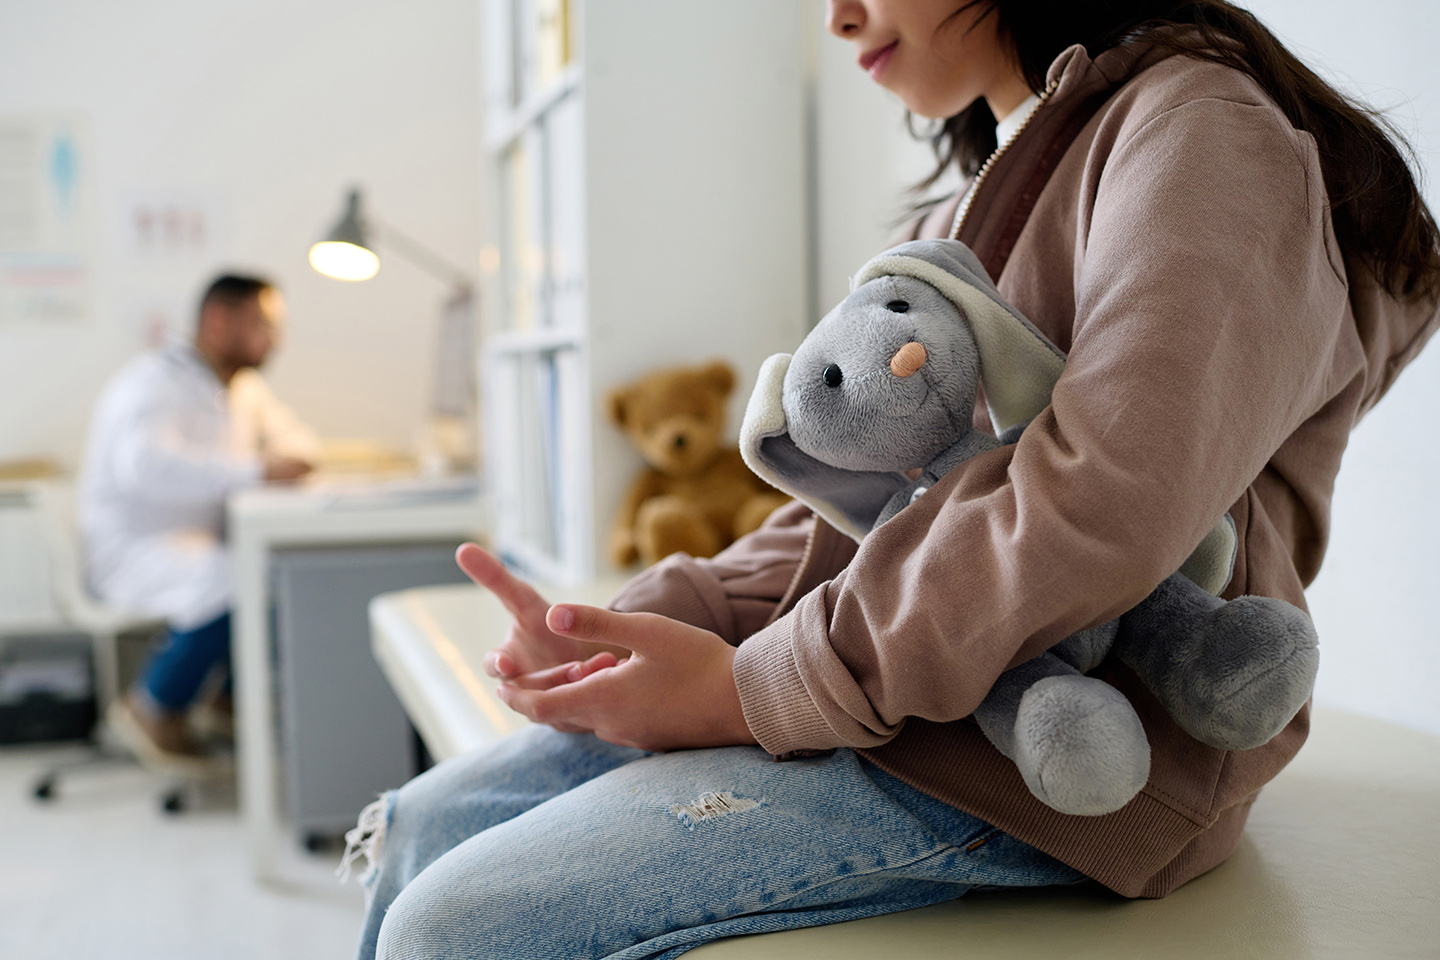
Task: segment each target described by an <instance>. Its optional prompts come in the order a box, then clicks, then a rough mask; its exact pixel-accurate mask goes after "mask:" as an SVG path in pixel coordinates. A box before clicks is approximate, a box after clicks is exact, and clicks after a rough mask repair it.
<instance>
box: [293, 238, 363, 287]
mask: <svg viewBox="0 0 1440 960" xmlns="http://www.w3.org/2000/svg"><path fill="white" fill-rule="evenodd" d="M310 266H312V267H314V268H315V269H316V270H317V271H318V272H320V273H323V274H324V275H325V276H327V277H332V278H334V279H336V280H369V279H370V278H371V277H373V276H375V274H376V273H378V272H379V271H380V258H379V257H377V256H375V254H374V253H373V252H371V251H370V250H367V249H365V248H364V247H359V246H356V245H355V244H353V243H344V242H342V241H339V240H324V241H321V242H320V243H317V244H315V245H314V246H312V247H311V248H310Z"/></svg>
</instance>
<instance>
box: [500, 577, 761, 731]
mask: <svg viewBox="0 0 1440 960" xmlns="http://www.w3.org/2000/svg"><path fill="white" fill-rule="evenodd" d="M546 624H547V626H548V628H549V630H550V631H551V633H552V634H554V635H556V636H559V637H564V638H566V639H569V640H572V641H574V642H577V643H582V644H585V645H587V646H596V647H606V648H609V650H614V649H616V648H619V649H622V650H623V651H628V656H626V655H624V654H622V655H621V656H616V655H614V654H613V653H611V652H608V651H605V652H601V653H600V654H599V655H598V656H592V657H588V658H585V659H584V662H579V661H580V660H581V658H578V657H577V658H576V661H577V662H574V663H566V664H557V665H556V666H554V667H553V668H550V669H547V670H543V671H537V672H534V673H529V674H526V675H524V676H516V677H512V678H510V679H508V680H507V682H505V683H502V684H501V685H500V688H499V694H500V699H501V700H503V701H504V702H505V703H506V704H507V705H508V706H509V707H510V708H511V709H513V710H515V711H517V712H519V713H522V714H524V715H525V716H527V717H529V718H530V719H531V720H534V721H535V722H537V723H544V724H547V725H549V726H552V727H555V728H556V729H557V730H565V731H571V732H575V731H588V732H591V733H594V734H595V736H597V737H599V738H600V739H601V740H605V741H608V742H610V743H614V744H619V745H620V746H625V747H639V748H640V749H642V750H679V749H685V748H691V747H725V746H734V745H737V744H753V743H755V742H756V741H755V737H754V736H752V735H751V733H750V728H749V727H748V726H747V725H746V723H745V714H744V712H743V711H742V710H741V708H740V693H739V691H738V690H737V689H736V687H735V675H734V673H733V664H734V661H735V648H734V647H732V646H730V645H729V644H728V643H726V642H725V641H724V640H722V639H720V637H718V636H716V635H715V634H713V633H711V632H710V631H708V630H701V629H700V628H699V627H692V626H690V625H689V624H685V623H681V622H680V621H678V620H671V619H670V618H668V617H662V616H659V615H657V614H653V613H616V612H614V611H612V610H603V609H600V608H598V607H586V606H581V605H579V604H558V605H556V606H554V607H551V608H550V612H549V616H548V617H547V618H546Z"/></svg>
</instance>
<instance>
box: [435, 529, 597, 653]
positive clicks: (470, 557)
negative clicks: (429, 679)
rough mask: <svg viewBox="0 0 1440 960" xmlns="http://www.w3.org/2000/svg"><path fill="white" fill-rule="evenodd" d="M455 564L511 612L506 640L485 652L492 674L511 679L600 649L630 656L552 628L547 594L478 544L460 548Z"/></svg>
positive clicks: (468, 544) (456, 552) (456, 553)
mask: <svg viewBox="0 0 1440 960" xmlns="http://www.w3.org/2000/svg"><path fill="white" fill-rule="evenodd" d="M455 562H456V563H458V564H459V565H460V569H461V570H464V571H465V573H466V575H467V576H469V577H470V579H471V580H474V581H475V582H476V583H478V584H479V585H480V586H482V587H484V588H485V589H486V590H489V591H490V592H491V593H493V594H495V597H496V599H498V600H499V601H500V602H501V603H502V604H504V606H505V609H506V610H508V611H510V617H511V620H510V630H509V632H508V633H506V635H505V642H504V643H502V644H500V646H498V647H496V648H495V649H494V650H491V651H490V652H489V653H487V654H486V655H485V672H486V673H488V674H489V675H490V676H492V677H495V678H497V679H500V680H507V679H509V678H511V677H517V676H519V675H521V674H525V673H534V672H535V671H537V670H545V669H548V668H550V667H554V666H557V665H559V664H568V663H570V662H572V661H577V660H587V659H589V658H590V657H593V656H594V655H595V654H597V653H607V652H608V653H613V654H616V655H619V656H624V655H625V651H624V650H621V649H619V648H613V649H612V648H608V647H604V646H601V645H598V644H590V643H585V642H584V641H582V640H578V639H575V638H573V637H565V636H561V635H559V634H557V633H554V632H553V631H551V629H550V628H549V627H548V626H546V624H545V613H546V611H548V610H549V609H550V604H548V603H546V602H545V598H544V597H542V596H540V594H538V593H536V592H535V589H534V588H533V587H531V586H530V585H529V584H528V583H526V582H525V581H523V580H521V579H519V578H518V577H516V576H515V575H514V574H512V573H511V572H510V571H509V570H506V569H505V565H504V564H502V563H501V562H500V560H499V558H497V557H496V556H495V555H494V554H492V553H489V552H487V551H485V550H482V549H481V548H480V547H479V546H477V545H476V544H473V543H467V544H463V545H462V546H461V547H460V549H459V550H457V551H455Z"/></svg>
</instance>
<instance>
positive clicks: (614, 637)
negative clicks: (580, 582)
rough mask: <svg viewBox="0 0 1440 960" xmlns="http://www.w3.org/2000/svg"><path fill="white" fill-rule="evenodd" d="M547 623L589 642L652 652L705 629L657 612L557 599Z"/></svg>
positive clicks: (548, 614)
mask: <svg viewBox="0 0 1440 960" xmlns="http://www.w3.org/2000/svg"><path fill="white" fill-rule="evenodd" d="M545 625H546V626H547V627H549V628H550V630H551V631H552V632H554V633H558V634H560V635H561V636H564V637H570V638H571V639H574V640H582V641H585V642H587V643H599V644H604V645H606V646H612V647H622V648H624V649H626V650H633V651H635V652H636V653H651V652H654V651H656V650H657V649H658V648H660V647H664V646H667V645H669V644H671V643H673V642H674V640H675V639H676V638H678V637H679V636H680V635H682V634H684V635H688V634H693V633H705V634H706V635H707V636H714V635H713V634H710V633H709V632H708V631H702V630H700V628H699V627H692V626H690V625H689V624H687V623H681V622H680V621H678V620H671V619H670V618H669V617H662V616H660V615H658V614H653V613H619V612H617V611H615V610H607V609H605V608H604V607H588V606H585V605H584V604H580V603H557V604H555V606H553V607H551V608H550V610H549V612H548V613H546V614H545Z"/></svg>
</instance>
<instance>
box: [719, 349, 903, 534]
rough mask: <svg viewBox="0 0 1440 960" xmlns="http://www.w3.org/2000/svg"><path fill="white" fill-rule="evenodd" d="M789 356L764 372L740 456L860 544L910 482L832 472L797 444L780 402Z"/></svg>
mask: <svg viewBox="0 0 1440 960" xmlns="http://www.w3.org/2000/svg"><path fill="white" fill-rule="evenodd" d="M790 357H791V355H790V354H788V353H777V354H775V355H774V356H772V357H770V358H769V359H768V360H766V361H765V363H764V364H763V365H762V366H761V367H760V376H759V378H758V379H757V380H756V382H755V390H754V391H753V392H752V393H751V394H750V402H749V403H748V404H747V405H746V407H745V419H744V420H743V421H742V422H741V424H740V454H741V456H743V457H744V458H745V463H746V464H747V465H748V466H749V467H750V469H751V470H753V471H754V472H755V475H756V476H758V477H759V478H760V479H762V480H764V481H765V482H766V483H768V484H770V485H771V486H772V487H775V488H776V489H777V490H780V491H782V492H784V493H788V494H789V495H790V496H792V497H795V498H796V499H798V500H801V501H803V502H804V503H805V504H806V505H808V506H809V507H810V508H811V509H812V510H814V511H815V512H816V513H818V514H819V515H820V516H821V517H823V518H825V521H826V522H827V523H829V524H830V525H831V526H832V527H834V528H835V529H837V530H839V531H841V532H842V533H845V534H847V535H849V536H850V537H851V538H853V539H855V540H857V541H858V540H861V539H863V538H864V537H865V535H866V534H867V533H869V532H870V531H871V530H872V529H874V527H875V520H876V519H877V518H878V517H879V516H880V511H881V510H883V509H884V507H885V504H886V503H888V502H889V500H890V498H891V497H892V496H894V495H895V494H896V493H897V492H898V491H900V490H901V489H903V488H905V487H906V486H908V485H909V483H910V481H909V479H908V478H907V477H906V476H905V475H904V474H903V473H872V472H868V471H861V470H845V469H843V468H841V467H833V466H831V465H830V464H828V463H824V462H822V461H820V460H817V459H815V458H814V457H812V456H810V454H808V453H806V452H804V451H803V450H801V449H800V448H799V447H797V446H796V445H795V441H794V440H792V439H791V438H790V431H789V428H788V427H787V426H786V423H785V408H784V406H783V404H782V402H781V401H782V398H783V397H784V392H785V371H787V370H788V369H790Z"/></svg>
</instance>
